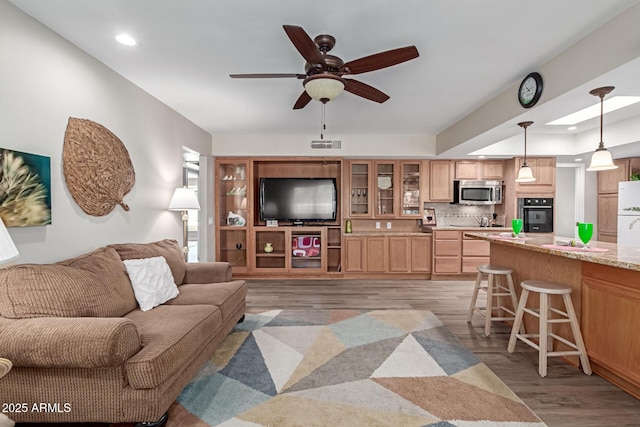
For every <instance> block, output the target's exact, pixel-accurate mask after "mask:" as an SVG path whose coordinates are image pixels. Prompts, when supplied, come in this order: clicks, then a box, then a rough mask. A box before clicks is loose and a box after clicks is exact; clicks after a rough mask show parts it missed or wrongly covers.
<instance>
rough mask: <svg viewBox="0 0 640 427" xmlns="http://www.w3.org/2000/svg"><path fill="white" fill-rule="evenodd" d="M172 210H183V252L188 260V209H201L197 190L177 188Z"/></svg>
mask: <svg viewBox="0 0 640 427" xmlns="http://www.w3.org/2000/svg"><path fill="white" fill-rule="evenodd" d="M169 210H170V211H182V253H183V254H184V260H185V261H188V258H189V236H188V231H189V230H188V229H187V222H188V221H189V213H188V212H187V211H191V210H193V211H199V210H200V203H198V197H197V196H196V193H195V191H193V190H192V189H190V188H187V187H183V188H176V191H174V193H173V197H172V198H171V202H169Z"/></svg>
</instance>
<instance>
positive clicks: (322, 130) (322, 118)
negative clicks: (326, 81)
mask: <svg viewBox="0 0 640 427" xmlns="http://www.w3.org/2000/svg"><path fill="white" fill-rule="evenodd" d="M325 105H327V104H325V103H324V102H323V103H322V113H321V114H320V121H321V123H320V139H324V131H325V130H327V125H326V124H325V109H324V107H325Z"/></svg>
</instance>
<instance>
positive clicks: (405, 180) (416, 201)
mask: <svg viewBox="0 0 640 427" xmlns="http://www.w3.org/2000/svg"><path fill="white" fill-rule="evenodd" d="M423 164H424V163H423V162H422V161H401V162H400V175H401V176H400V186H401V193H400V198H401V202H400V217H402V218H422V209H421V206H420V201H421V200H422V197H421V194H422V183H423V182H424V179H421V175H423V174H424V173H426V172H425V171H424V168H423Z"/></svg>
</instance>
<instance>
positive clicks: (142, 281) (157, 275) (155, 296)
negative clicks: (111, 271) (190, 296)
mask: <svg viewBox="0 0 640 427" xmlns="http://www.w3.org/2000/svg"><path fill="white" fill-rule="evenodd" d="M122 262H123V263H124V266H125V268H126V269H127V274H128V275H129V280H131V286H133V293H134V295H135V296H136V301H138V305H139V306H140V310H142V311H148V310H151V309H152V308H153V307H157V306H159V305H160V304H163V303H165V302H167V301H169V300H170V299H171V298H175V297H177V296H178V287H177V286H176V284H175V283H174V282H173V275H172V274H171V269H170V268H169V264H167V260H166V259H164V257H161V256H156V257H152V258H140V259H125V260H124V261H122Z"/></svg>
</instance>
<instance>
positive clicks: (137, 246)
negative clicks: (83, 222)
mask: <svg viewBox="0 0 640 427" xmlns="http://www.w3.org/2000/svg"><path fill="white" fill-rule="evenodd" d="M108 247H109V248H114V249H115V250H116V251H118V254H119V255H120V258H121V259H122V260H123V261H124V260H126V259H138V258H152V257H156V256H162V257H164V258H165V259H166V260H167V264H169V268H171V274H173V280H174V281H175V283H176V285H181V284H182V282H183V281H184V275H185V271H186V269H187V266H186V264H187V263H186V262H184V256H183V255H182V249H181V248H180V246H179V245H178V242H176V241H175V240H170V239H165V240H160V241H158V242H153V243H121V244H114V245H109V246H108Z"/></svg>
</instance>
